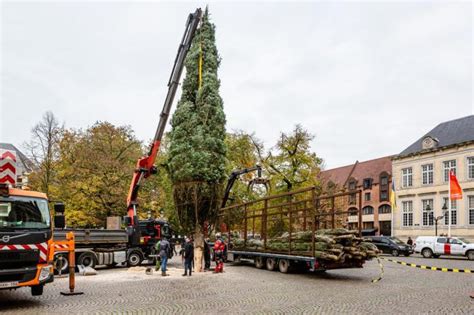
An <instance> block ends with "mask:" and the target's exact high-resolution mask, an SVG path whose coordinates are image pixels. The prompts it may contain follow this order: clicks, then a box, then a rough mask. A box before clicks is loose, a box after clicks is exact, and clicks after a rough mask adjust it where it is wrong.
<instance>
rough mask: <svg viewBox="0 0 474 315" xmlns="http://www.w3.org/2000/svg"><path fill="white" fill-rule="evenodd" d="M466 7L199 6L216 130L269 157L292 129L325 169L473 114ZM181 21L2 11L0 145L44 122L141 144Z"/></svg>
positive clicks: (126, 6) (143, 9)
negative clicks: (216, 99)
mask: <svg viewBox="0 0 474 315" xmlns="http://www.w3.org/2000/svg"><path fill="white" fill-rule="evenodd" d="M471 8H472V4H471V3H468V2H456V3H444V2H417V3H410V2H400V3H395V2H360V3H353V2H338V3H327V2H316V3H296V4H295V3H246V2H245V3H211V4H210V10H211V14H212V18H213V21H214V22H215V24H216V27H217V46H218V49H219V52H220V54H221V56H222V64H221V69H220V72H219V76H220V79H221V83H222V84H221V95H222V97H223V99H224V106H225V111H226V115H227V121H228V129H229V130H234V129H243V130H246V131H248V132H255V133H256V134H257V136H258V137H260V138H262V139H263V140H264V141H265V143H266V145H267V146H268V147H270V146H272V145H274V143H275V141H276V139H277V138H278V135H279V132H280V131H291V130H292V128H293V126H294V125H295V124H296V123H302V124H303V126H304V127H306V128H307V129H309V131H310V132H311V133H313V134H315V135H316V139H315V140H314V143H313V149H314V150H315V151H316V152H317V153H318V155H320V156H322V157H323V158H324V159H325V161H326V165H327V166H328V167H335V166H339V165H343V164H349V163H353V162H354V161H355V160H365V159H370V158H376V157H380V156H384V155H389V154H396V153H398V152H400V151H402V150H403V149H404V148H405V147H406V146H408V145H409V144H410V143H411V142H413V141H415V140H416V139H417V138H418V137H420V135H422V134H424V133H425V132H426V131H428V130H429V129H431V128H432V127H434V126H435V125H437V124H438V123H439V122H441V121H445V120H449V119H452V118H457V117H461V116H465V115H469V114H472V104H473V103H472V46H471V45H472V35H473V34H472V10H471ZM194 9H195V8H194V5H192V4H189V3H176V4H175V3H156V2H152V3H150V2H143V3H133V2H129V3H123V2H85V3H76V2H73V3H50V2H43V3H34V4H32V3H23V2H20V3H15V2H8V3H6V4H4V5H3V13H2V28H3V29H2V40H3V44H2V64H3V68H2V73H1V76H2V80H1V85H2V89H3V92H2V95H1V103H2V112H0V114H1V115H2V117H1V120H0V122H1V123H0V125H1V126H0V138H1V140H2V141H8V142H13V143H15V144H21V143H22V142H23V141H25V140H27V139H29V136H30V135H29V129H30V128H31V127H32V126H33V125H34V123H35V122H36V121H38V120H39V119H40V117H41V116H42V114H43V112H44V111H46V110H53V112H54V113H55V114H56V115H57V116H58V117H59V118H60V119H61V120H65V122H66V126H68V127H76V128H80V127H83V128H84V127H87V126H88V125H91V124H93V123H94V122H95V121H97V120H108V121H111V122H112V123H114V124H128V125H131V126H132V128H133V129H134V130H135V131H136V134H137V136H138V138H140V139H142V140H149V139H150V138H151V137H152V136H153V135H154V132H155V128H156V125H157V123H158V116H159V113H160V111H161V107H162V104H163V101H164V97H165V94H166V83H167V82H168V76H169V73H170V71H171V66H172V62H173V61H174V57H175V53H176V51H177V45H178V43H179V40H180V39H181V36H182V32H183V31H184V22H185V19H186V16H187V14H188V13H189V12H192V11H193V10H194ZM19 122H21V123H19ZM19 125H21V127H20V128H19V127H18V126H19Z"/></svg>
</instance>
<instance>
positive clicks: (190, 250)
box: [183, 237, 194, 277]
mask: <svg viewBox="0 0 474 315" xmlns="http://www.w3.org/2000/svg"><path fill="white" fill-rule="evenodd" d="M193 259H194V245H193V241H192V240H191V239H189V238H188V237H187V238H186V244H185V245H184V274H183V277H184V276H187V275H188V270H189V276H191V274H192V270H193V268H192V264H193Z"/></svg>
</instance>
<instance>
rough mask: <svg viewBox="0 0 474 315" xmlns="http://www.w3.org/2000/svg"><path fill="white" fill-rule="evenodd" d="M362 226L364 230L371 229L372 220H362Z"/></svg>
mask: <svg viewBox="0 0 474 315" xmlns="http://www.w3.org/2000/svg"><path fill="white" fill-rule="evenodd" d="M362 228H363V229H364V230H371V229H373V228H374V222H364V223H362Z"/></svg>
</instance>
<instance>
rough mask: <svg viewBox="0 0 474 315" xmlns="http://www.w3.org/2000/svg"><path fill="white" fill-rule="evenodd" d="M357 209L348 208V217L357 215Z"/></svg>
mask: <svg viewBox="0 0 474 315" xmlns="http://www.w3.org/2000/svg"><path fill="white" fill-rule="evenodd" d="M357 212H358V209H357V208H350V209H349V215H357Z"/></svg>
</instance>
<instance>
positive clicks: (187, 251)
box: [155, 233, 226, 277]
mask: <svg viewBox="0 0 474 315" xmlns="http://www.w3.org/2000/svg"><path fill="white" fill-rule="evenodd" d="M155 250H156V251H157V252H159V256H160V260H157V264H156V270H157V271H158V270H159V269H160V268H161V275H162V276H168V274H167V273H166V271H167V264H168V258H169V257H170V254H171V251H172V250H173V249H172V246H171V244H170V242H169V241H168V240H167V239H166V238H162V239H161V241H159V242H157V243H156V245H155ZM213 250H214V260H215V262H216V268H215V269H214V272H215V273H220V272H223V271H224V256H225V251H226V245H225V243H224V241H223V240H222V236H221V234H220V233H217V234H216V242H215V243H214V246H213ZM180 254H181V257H182V260H183V262H184V273H183V277H184V276H191V275H192V270H193V265H194V243H193V239H192V238H190V237H186V238H185V243H184V245H183V246H182V247H181V251H180ZM210 267H211V248H210V246H209V240H208V239H206V240H205V241H204V270H210Z"/></svg>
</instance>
